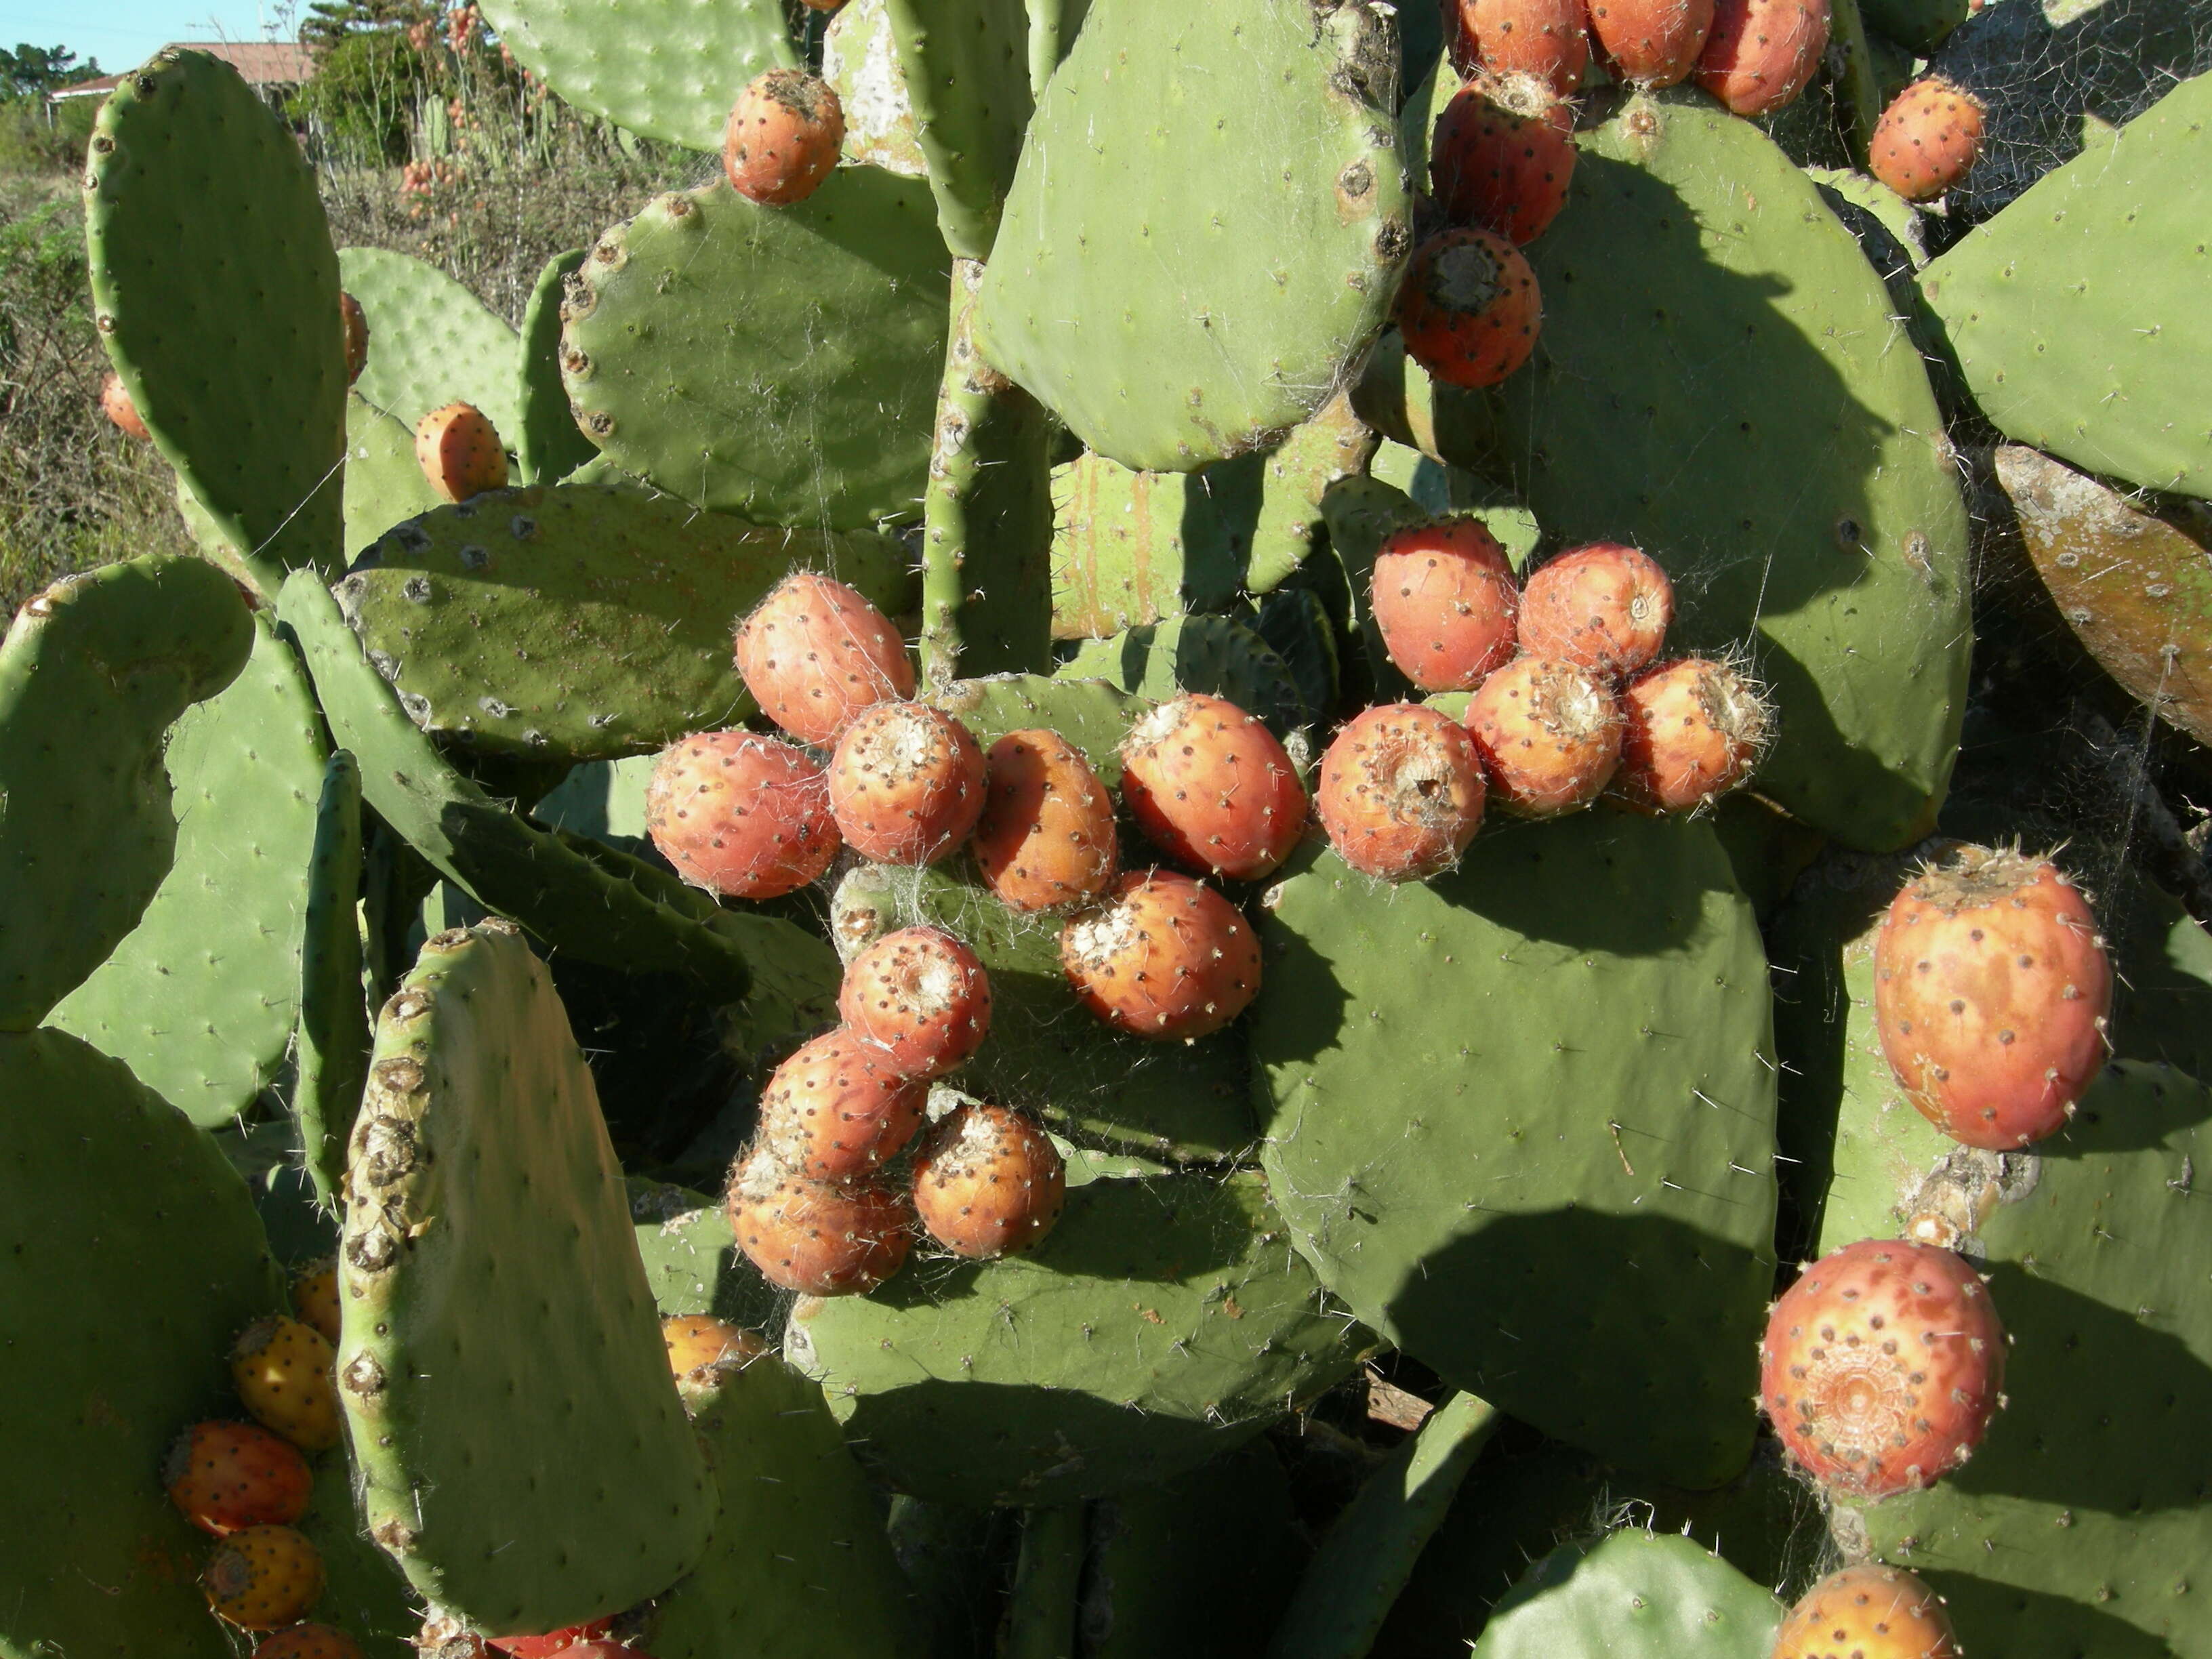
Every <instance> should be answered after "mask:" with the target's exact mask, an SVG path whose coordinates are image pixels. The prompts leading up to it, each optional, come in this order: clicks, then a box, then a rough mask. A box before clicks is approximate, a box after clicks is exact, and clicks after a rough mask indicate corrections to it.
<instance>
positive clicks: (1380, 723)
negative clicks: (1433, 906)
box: [1314, 702, 1485, 881]
mask: <svg viewBox="0 0 2212 1659" xmlns="http://www.w3.org/2000/svg"><path fill="white" fill-rule="evenodd" d="M1484 794H1485V787H1484V784H1483V778H1482V762H1481V760H1480V757H1478V756H1477V755H1476V753H1475V749H1474V738H1472V737H1471V736H1469V735H1468V730H1467V728H1466V727H1465V726H1462V725H1461V724H1460V723H1459V722H1458V721H1457V720H1454V719H1452V718H1451V716H1450V715H1449V714H1444V713H1443V712H1442V711H1441V710H1439V709H1435V708H1426V707H1425V706H1424V705H1422V704H1420V703H1417V702H1399V703H1384V704H1383V705H1381V706H1380V707H1378V708H1368V709H1364V710H1362V711H1361V712H1360V713H1359V714H1356V715H1354V716H1353V717H1352V719H1351V720H1348V721H1346V723H1345V726H1344V729H1343V730H1342V731H1340V732H1338V733H1337V734H1336V740H1335V741H1334V743H1332V744H1329V746H1328V752H1327V753H1326V754H1324V755H1323V756H1322V759H1321V787H1320V788H1319V789H1318V790H1317V791H1316V793H1315V795H1314V811H1315V813H1316V816H1318V817H1320V819H1321V822H1322V829H1326V830H1327V831H1328V840H1329V845H1330V846H1332V847H1334V848H1336V854H1337V856H1338V857H1339V858H1340V859H1342V860H1344V861H1345V862H1346V864H1348V865H1350V866H1352V868H1353V869H1355V870H1358V871H1360V872H1363V873H1364V874H1367V875H1370V876H1374V877H1376V878H1380V879H1381V880H1383V881H1410V880H1419V879H1420V878H1424V877H1427V876H1433V875H1436V874H1437V873H1438V872H1442V871H1444V870H1448V869H1449V868H1450V867H1451V866H1453V865H1454V864H1456V863H1457V862H1458V861H1459V855H1460V854H1462V853H1464V852H1465V851H1466V850H1467V845H1468V842H1471V841H1473V840H1474V832H1475V831H1476V830H1477V829H1480V828H1481V827H1482V806H1483V797H1484Z"/></svg>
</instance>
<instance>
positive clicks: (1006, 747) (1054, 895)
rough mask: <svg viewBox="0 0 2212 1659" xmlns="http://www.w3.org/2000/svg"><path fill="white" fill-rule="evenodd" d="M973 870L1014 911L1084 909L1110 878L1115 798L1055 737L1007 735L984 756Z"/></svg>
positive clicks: (1115, 857) (1117, 852) (1117, 856)
mask: <svg viewBox="0 0 2212 1659" xmlns="http://www.w3.org/2000/svg"><path fill="white" fill-rule="evenodd" d="M983 774H984V776H983V811H982V812H981V815H980V816H979V817H977V818H976V820H975V835H974V837H973V842H974V847H975V867H976V870H977V871H978V872H979V873H981V876H982V878H983V882H984V884H985V885H986V886H987V887H988V888H989V889H990V890H992V891H993V892H994V893H996V894H997V895H998V896H999V898H1000V902H1003V903H1006V904H1008V905H1011V906H1012V908H1015V909H1017V910H1031V911H1034V910H1053V909H1058V908H1060V907H1061V906H1063V905H1070V904H1085V903H1088V902H1090V901H1091V900H1092V899H1095V898H1097V896H1098V895H1099V894H1101V893H1103V892H1104V891H1105V890H1106V888H1107V884H1109V883H1110V882H1111V881H1112V880H1113V879H1114V875H1115V870H1116V869H1117V868H1118V866H1119V864H1120V860H1121V849H1120V848H1119V846H1118V845H1117V844H1116V842H1115V834H1114V798H1113V796H1111V795H1110V794H1109V793H1107V791H1106V786H1105V785H1104V784H1103V783H1101V782H1100V781H1098V775H1097V773H1096V772H1094V771H1092V770H1091V763H1090V762H1089V761H1087V760H1085V758H1084V757H1083V751H1082V750H1079V749H1078V748H1076V747H1075V746H1074V744H1071V743H1069V742H1068V741H1067V739H1066V738H1063V737H1061V736H1060V733H1058V732H1049V731H1044V730H1042V729H1040V730H1036V731H1027V732H1007V733H1006V736H1004V737H1002V738H1000V739H999V740H998V741H997V742H996V743H994V744H992V745H991V749H990V752H989V753H988V754H987V755H986V756H985V757H984V758H983Z"/></svg>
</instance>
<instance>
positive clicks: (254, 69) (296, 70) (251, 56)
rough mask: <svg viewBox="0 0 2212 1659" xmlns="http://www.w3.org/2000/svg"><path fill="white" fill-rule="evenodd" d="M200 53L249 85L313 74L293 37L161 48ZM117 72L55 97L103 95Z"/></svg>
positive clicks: (279, 83)
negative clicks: (223, 66)
mask: <svg viewBox="0 0 2212 1659" xmlns="http://www.w3.org/2000/svg"><path fill="white" fill-rule="evenodd" d="M171 49H175V50H179V51H183V52H205V53H207V55H208V56H209V57H210V58H222V60H223V62H224V63H226V64H229V65H230V66H231V67H232V68H233V69H234V70H237V71H238V73H239V75H240V78H242V79H243V80H244V81H245V82H246V85H248V86H249V87H295V86H298V85H300V84H301V82H304V81H307V80H308V79H310V78H312V77H313V75H314V73H315V60H314V58H313V54H312V53H310V52H308V50H307V47H305V46H301V44H300V43H299V42H298V41H296V40H179V41H174V42H173V43H172V45H171V46H165V47H164V48H162V50H163V51H165V52H166V51H169V50H171ZM122 78H123V77H122V76H119V75H103V76H100V78H99V79H98V80H96V81H79V82H76V83H74V84H73V85H70V86H66V87H57V88H54V90H53V92H52V94H51V95H52V96H53V97H56V98H86V97H90V96H92V95H94V94H100V95H101V96H105V95H106V94H108V93H111V92H112V91H114V90H115V85H116V82H118V81H120V80H122Z"/></svg>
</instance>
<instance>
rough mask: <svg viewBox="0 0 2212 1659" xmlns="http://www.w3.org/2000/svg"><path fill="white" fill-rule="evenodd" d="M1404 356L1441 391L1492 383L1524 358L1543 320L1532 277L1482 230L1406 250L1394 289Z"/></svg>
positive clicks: (1451, 233)
mask: <svg viewBox="0 0 2212 1659" xmlns="http://www.w3.org/2000/svg"><path fill="white" fill-rule="evenodd" d="M1396 316H1397V322H1398V332H1399V334H1400V335H1401V337H1403V338H1404V340H1405V343H1406V350H1407V354H1408V355H1409V356H1412V357H1413V360H1414V361H1415V362H1418V363H1419V364H1420V365H1421V367H1422V368H1425V369H1427V370H1428V371H1429V373H1430V374H1433V375H1434V376H1436V378H1437V379H1438V380H1442V381H1443V382H1444V383H1445V384H1446V385H1448V386H1465V387H1468V388H1470V389H1473V388H1476V387H1480V386H1496V385H1497V384H1498V382H1499V381H1500V380H1504V378H1505V377H1506V376H1507V375H1509V374H1512V373H1513V371H1514V370H1515V369H1516V368H1520V367H1521V365H1522V364H1523V363H1525V362H1528V354H1529V353H1530V352H1532V351H1534V349H1536V331H1537V329H1538V328H1539V327H1540V326H1541V325H1542V323H1543V320H1544V302H1543V296H1542V295H1541V294H1540V293H1539V292H1538V290H1537V287H1536V273H1535V272H1534V271H1533V270H1530V269H1529V268H1528V260H1526V259H1524V258H1522V257H1521V250H1520V249H1518V248H1516V247H1515V246H1513V244H1512V243H1510V242H1509V241H1507V240H1505V239H1504V237H1503V236H1499V235H1497V234H1493V233H1492V232H1490V231H1487V230H1446V231H1443V232H1440V233H1439V234H1437V235H1434V236H1431V238H1429V240H1427V241H1425V242H1424V243H1422V244H1421V245H1420V246H1419V247H1417V248H1415V249H1414V250H1413V258H1411V259H1410V260H1408V261H1407V264H1406V274H1405V276H1404V278H1403V280H1402V281H1401V283H1400V284H1399V288H1398V304H1397V312H1396Z"/></svg>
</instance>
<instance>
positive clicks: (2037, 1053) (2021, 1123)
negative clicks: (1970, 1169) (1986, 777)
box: [1874, 842, 2112, 1152]
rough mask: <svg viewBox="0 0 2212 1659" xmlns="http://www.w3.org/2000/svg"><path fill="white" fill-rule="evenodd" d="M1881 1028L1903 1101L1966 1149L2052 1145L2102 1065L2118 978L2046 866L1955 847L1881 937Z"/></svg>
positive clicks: (1900, 900) (1918, 884)
mask: <svg viewBox="0 0 2212 1659" xmlns="http://www.w3.org/2000/svg"><path fill="white" fill-rule="evenodd" d="M1874 968H1875V987H1874V1007H1875V1029H1876V1030H1877V1031H1879V1032H1880V1034H1881V1048H1882V1054H1883V1056H1884V1057H1885V1058H1886V1059H1887V1060H1888V1061H1889V1068H1890V1072H1891V1073H1892V1075H1893V1076H1894V1077H1895V1078H1896V1079H1897V1085H1898V1087H1899V1089H1900V1090H1901V1091H1903V1092H1904V1095H1905V1098H1906V1099H1907V1100H1909V1101H1911V1103H1913V1105H1914V1106H1915V1107H1917V1109H1919V1111H1920V1113H1921V1115H1923V1116H1924V1117H1925V1118H1927V1120H1928V1121H1929V1122H1931V1123H1933V1124H1934V1125H1935V1126H1936V1127H1937V1128H1939V1129H1941V1130H1942V1132H1943V1133H1945V1134H1947V1135H1949V1136H1950V1137H1951V1138H1952V1139H1954V1140H1957V1141H1960V1142H1962V1143H1964V1144H1965V1145H1966V1146H1980V1147H1984V1148H1986V1149H1989V1150H1991V1151H1998V1152H2002V1151H2008V1150H2010V1149H2012V1148H2014V1147H2018V1146H2027V1144H2028V1143H2029V1142H2031V1141H2035V1140H2040V1139H2043V1138H2044V1137H2045V1136H2046V1135H2051V1134H2055V1133H2057V1132H2058V1131H2059V1130H2060V1129H2061V1128H2063V1127H2065V1123H2066V1120H2067V1119H2068V1118H2069V1116H2071V1115H2073V1110H2074V1103H2075V1101H2077V1100H2079V1099H2080V1098H2081V1091H2083V1090H2084V1089H2086V1088H2087V1087H2088V1085H2089V1081H2090V1079H2092V1078H2093V1077H2094V1076H2095V1075H2096V1073H2097V1068H2098V1067H2099V1066H2101V1065H2102V1064H2103V1063H2104V1060H2105V1048H2106V1043H2105V1022H2106V1016H2107V1015H2108V1014H2109V1013H2110V1012H2111V1011H2112V962H2111V959H2110V958H2109V957H2108V956H2107V955H2106V950H2105V941H2104V939H2102V938H2101V937H2100V936H2099V934H2098V933H2097V919H2096V916H2095V915H2094V914H2093V912H2092V911H2091V910H2090V908H2089V905H2088V902H2087V900H2086V899H2084V898H2083V897H2082V896H2081V890H2079V889H2078V888H2076V887H2075V886H2074V884H2072V883H2071V882H2070V881H2069V880H2068V878H2066V877H2065V876H2064V875H2063V873H2061V872H2060V871H2059V869H2058V867H2057V866H2056V865H2055V864H2053V863H2051V861H2050V860H2048V859H2035V858H2029V857H2026V856H2024V855H2022V854H2021V853H2019V852H2018V851H2017V850H2012V849H2005V848H1987V847H1973V846H1968V845H1966V844H1965V843H1963V842H1961V843H1954V844H1953V845H1951V846H1950V847H1948V848H1946V849H1945V850H1944V851H1943V852H1942V853H1941V854H1938V855H1937V856H1936V858H1935V859H1933V860H1930V861H1929V864H1928V865H1927V866H1925V867H1923V869H1922V871H1921V872H1920V873H1919V874H1918V875H1917V876H1916V877H1915V878H1913V879H1912V880H1911V881H1909V882H1907V883H1906V884H1905V886H1904V887H1903V888H1902V889H1901V890H1899V893H1898V895H1897V896H1896V898H1895V899H1893V900H1892V901H1891V902H1890V907H1889V911H1888V914H1887V915H1885V916H1884V917H1883V918H1882V923H1881V929H1880V931H1879V932H1878V933H1876V934H1875V951H1874Z"/></svg>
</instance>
